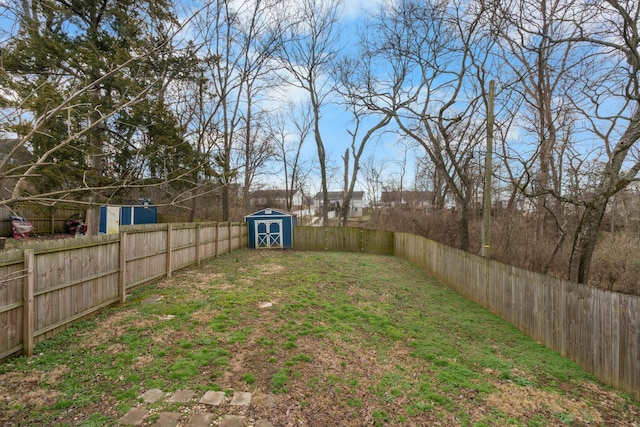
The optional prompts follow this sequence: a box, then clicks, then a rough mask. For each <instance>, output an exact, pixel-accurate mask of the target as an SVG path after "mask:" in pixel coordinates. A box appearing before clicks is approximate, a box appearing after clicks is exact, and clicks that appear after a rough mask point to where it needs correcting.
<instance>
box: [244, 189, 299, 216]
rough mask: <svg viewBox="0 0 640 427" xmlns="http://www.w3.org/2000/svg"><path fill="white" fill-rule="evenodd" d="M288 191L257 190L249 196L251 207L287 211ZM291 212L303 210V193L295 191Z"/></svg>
mask: <svg viewBox="0 0 640 427" xmlns="http://www.w3.org/2000/svg"><path fill="white" fill-rule="evenodd" d="M288 194H290V192H289V193H288V192H287V190H257V191H254V192H252V193H251V194H250V196H249V206H250V207H251V208H252V209H264V208H278V209H287V195H288ZM292 202H293V203H292V206H291V209H290V210H291V211H298V210H300V209H302V208H303V206H302V205H303V199H302V192H300V191H298V190H293V199H292Z"/></svg>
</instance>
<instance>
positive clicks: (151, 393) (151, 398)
mask: <svg viewBox="0 0 640 427" xmlns="http://www.w3.org/2000/svg"><path fill="white" fill-rule="evenodd" d="M194 394H195V392H194V391H193V390H187V389H185V390H177V391H176V392H175V393H173V394H171V395H169V394H167V393H165V392H163V391H162V390H159V389H151V390H147V391H146V392H144V393H143V394H141V395H140V396H138V399H142V401H144V402H145V403H155V402H158V401H159V400H161V399H163V398H165V397H166V396H169V398H168V399H167V401H168V402H179V403H187V402H189V401H190V400H191V399H193V396H194ZM266 397H268V398H265V399H264V401H262V404H263V405H266V406H271V405H273V404H274V402H275V398H274V397H273V396H271V395H267V396H266ZM252 399H253V394H252V393H248V392H238V391H237V392H235V393H233V397H232V398H231V402H229V405H231V406H249V405H251V401H252ZM224 402H225V393H224V392H222V391H212V390H211V391H207V392H206V393H205V394H204V395H203V396H202V398H200V400H199V403H201V404H204V405H210V406H220V405H222V404H223V403H224ZM149 414H150V412H149V410H148V409H147V408H145V407H144V406H139V407H137V408H131V409H130V410H129V412H127V413H126V414H125V415H124V416H123V417H122V418H120V419H119V420H118V424H119V425H128V426H139V425H142V424H143V423H145V420H146V419H147V418H148V417H149ZM181 417H182V414H180V413H176V412H160V413H159V414H158V419H157V421H156V422H155V423H154V424H153V426H154V427H177V426H179V425H181V421H180V420H181ZM214 421H215V416H214V414H212V413H208V412H202V413H197V414H193V415H192V416H191V417H190V418H189V421H188V423H187V424H186V425H187V427H211V425H212V424H213V422H214ZM245 422H246V417H245V416H242V415H225V416H224V417H223V418H222V420H221V421H220V422H219V423H218V424H217V426H218V427H243V426H244V424H245ZM182 425H184V424H182ZM255 427H273V424H272V423H271V422H270V421H268V420H258V421H256V423H255Z"/></svg>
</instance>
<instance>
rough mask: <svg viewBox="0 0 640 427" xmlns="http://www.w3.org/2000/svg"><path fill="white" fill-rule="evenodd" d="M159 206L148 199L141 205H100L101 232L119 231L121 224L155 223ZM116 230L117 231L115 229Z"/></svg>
mask: <svg viewBox="0 0 640 427" xmlns="http://www.w3.org/2000/svg"><path fill="white" fill-rule="evenodd" d="M157 222H158V208H157V207H155V206H152V205H151V204H150V203H149V201H148V200H145V201H144V204H141V205H139V206H100V227H99V230H98V231H99V232H100V234H110V233H112V232H117V230H118V228H119V226H120V225H132V224H155V223H157ZM114 230H115V231H114Z"/></svg>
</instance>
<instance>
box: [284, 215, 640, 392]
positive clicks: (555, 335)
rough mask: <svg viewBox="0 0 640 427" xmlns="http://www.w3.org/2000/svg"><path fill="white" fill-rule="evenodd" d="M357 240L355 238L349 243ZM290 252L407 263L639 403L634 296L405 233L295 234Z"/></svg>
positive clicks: (639, 341) (300, 230)
mask: <svg viewBox="0 0 640 427" xmlns="http://www.w3.org/2000/svg"><path fill="white" fill-rule="evenodd" d="M358 235H360V236H364V237H363V238H361V239H358V238H357V236H358ZM294 240H295V243H294V248H296V249H304V250H340V251H356V252H368V253H375V254H392V255H394V256H396V257H398V258H402V259H405V260H408V261H410V262H413V263H414V264H416V265H418V266H420V268H422V269H423V270H424V271H425V272H427V273H429V274H430V275H432V276H434V277H435V278H437V279H438V280H439V281H440V282H441V283H443V284H444V285H445V286H447V287H448V288H450V289H452V290H454V291H455V292H456V293H458V294H460V295H462V296H463V297H465V298H467V299H470V300H472V301H474V302H476V303H478V304H480V305H482V306H483V307H485V308H486V309H488V310H490V311H491V312H493V313H495V314H496V315H498V316H500V317H501V318H503V319H504V320H506V321H508V322H510V323H512V324H513V325H515V326H516V327H518V328H519V329H520V330H521V331H523V332H524V333H525V334H527V335H528V336H530V337H531V338H533V339H534V340H536V341H538V342H540V343H542V344H543V345H545V346H546V347H549V348H551V349H553V350H556V351H558V352H559V353H560V354H561V355H562V356H564V357H567V358H569V359H572V360H573V361H575V362H576V363H578V364H579V365H580V366H582V367H583V368H584V369H585V370H586V371H588V372H590V373H592V374H593V375H594V376H596V377H597V378H598V379H600V380H601V381H602V382H603V383H605V384H608V385H610V386H612V387H615V388H617V389H619V390H623V391H626V392H629V393H631V394H633V395H635V397H636V399H640V297H638V296H635V295H625V294H620V293H616V292H610V291H607V290H603V289H598V288H593V287H589V286H584V285H580V284H577V283H573V282H568V281H565V280H560V279H555V278H553V277H549V276H545V275H543V274H539V273H534V272H531V271H526V270H523V269H520V268H517V267H513V266H509V265H506V264H502V263H500V262H497V261H494V260H491V259H487V258H484V257H480V256H478V255H474V254H470V253H468V252H464V251H461V250H458V249H455V248H451V247H449V246H446V245H443V244H440V243H437V242H434V241H431V240H427V239H425V238H423V237H420V236H416V235H412V234H407V233H395V234H393V233H391V239H389V233H388V232H383V231H371V230H359V229H356V228H352V229H348V228H337V227H317V228H313V227H296V228H295V229H294Z"/></svg>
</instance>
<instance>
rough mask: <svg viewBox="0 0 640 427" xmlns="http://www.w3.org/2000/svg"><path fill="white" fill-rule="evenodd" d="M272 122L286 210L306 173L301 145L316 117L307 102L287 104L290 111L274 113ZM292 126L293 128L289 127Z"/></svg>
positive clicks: (290, 206) (289, 206)
mask: <svg viewBox="0 0 640 427" xmlns="http://www.w3.org/2000/svg"><path fill="white" fill-rule="evenodd" d="M271 119H272V120H271V121H270V122H269V129H270V133H271V137H272V138H273V140H274V143H275V145H276V146H277V155H276V156H277V158H278V159H279V161H280V162H281V165H282V171H283V174H284V183H285V191H286V194H287V209H288V210H291V209H292V207H293V196H294V193H295V191H296V190H300V188H298V186H299V184H300V182H301V180H302V177H303V175H304V173H303V170H302V169H303V165H302V146H303V145H304V142H305V141H306V140H307V138H308V136H309V135H310V133H311V128H312V126H313V118H312V114H311V106H310V104H308V103H303V104H299V105H295V104H293V103H289V104H287V111H278V112H276V113H274V114H273V115H272V117H271ZM290 127H293V129H290Z"/></svg>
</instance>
